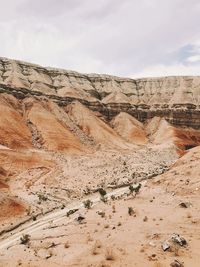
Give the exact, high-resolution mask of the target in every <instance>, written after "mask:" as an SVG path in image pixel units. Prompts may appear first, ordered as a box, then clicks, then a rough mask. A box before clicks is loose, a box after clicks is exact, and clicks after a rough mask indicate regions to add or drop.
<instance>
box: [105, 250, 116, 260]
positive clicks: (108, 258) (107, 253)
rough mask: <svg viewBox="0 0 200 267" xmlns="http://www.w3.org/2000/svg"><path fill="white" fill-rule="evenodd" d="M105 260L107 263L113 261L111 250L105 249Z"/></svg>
mask: <svg viewBox="0 0 200 267" xmlns="http://www.w3.org/2000/svg"><path fill="white" fill-rule="evenodd" d="M106 260H107V261H114V260H115V255H114V253H113V250H112V248H107V249H106Z"/></svg>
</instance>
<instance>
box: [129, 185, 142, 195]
mask: <svg viewBox="0 0 200 267" xmlns="http://www.w3.org/2000/svg"><path fill="white" fill-rule="evenodd" d="M141 187H142V185H141V184H138V185H137V186H133V185H130V186H129V190H130V193H131V194H133V193H134V192H135V194H138V193H139V191H140V188H141Z"/></svg>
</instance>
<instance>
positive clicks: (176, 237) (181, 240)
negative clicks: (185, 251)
mask: <svg viewBox="0 0 200 267" xmlns="http://www.w3.org/2000/svg"><path fill="white" fill-rule="evenodd" d="M171 240H172V241H173V242H174V243H177V244H179V245H180V246H185V245H187V241H186V240H185V238H183V237H181V236H180V235H179V234H173V235H172V237H171Z"/></svg>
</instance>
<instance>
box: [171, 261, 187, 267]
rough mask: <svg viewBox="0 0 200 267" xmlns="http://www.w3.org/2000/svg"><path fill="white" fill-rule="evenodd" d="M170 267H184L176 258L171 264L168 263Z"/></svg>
mask: <svg viewBox="0 0 200 267" xmlns="http://www.w3.org/2000/svg"><path fill="white" fill-rule="evenodd" d="M170 266H171V267H184V265H183V263H181V262H180V261H178V260H175V261H173V262H172V263H171V264H170Z"/></svg>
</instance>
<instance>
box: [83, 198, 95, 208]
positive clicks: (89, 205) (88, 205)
mask: <svg viewBox="0 0 200 267" xmlns="http://www.w3.org/2000/svg"><path fill="white" fill-rule="evenodd" d="M92 204H93V202H92V201H91V200H89V199H88V200H86V201H84V202H83V205H84V207H85V208H86V209H91V207H92Z"/></svg>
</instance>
